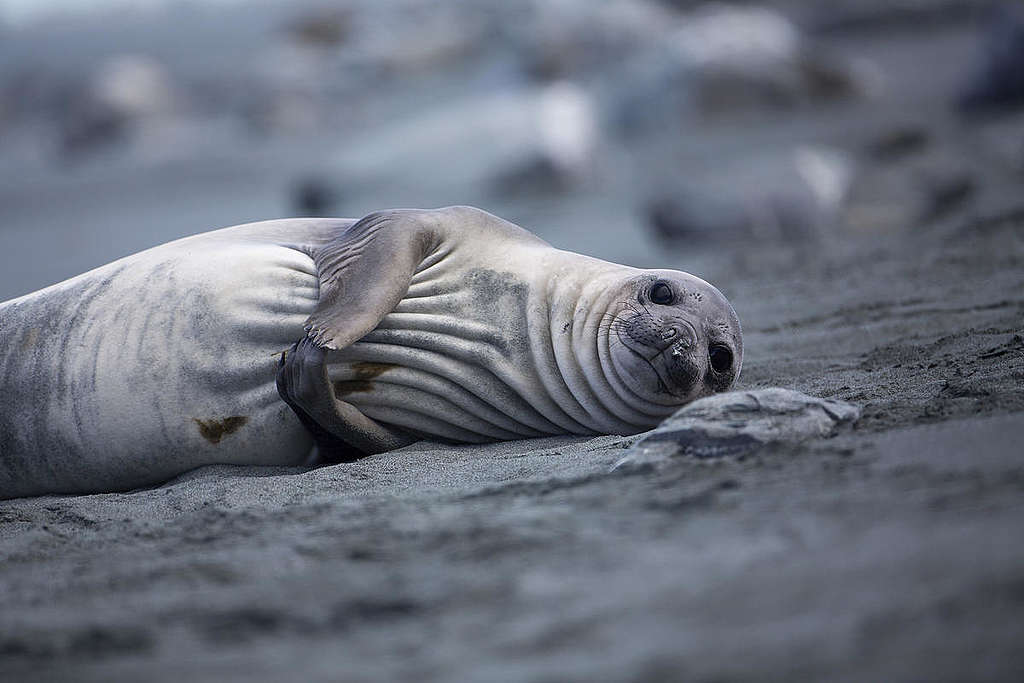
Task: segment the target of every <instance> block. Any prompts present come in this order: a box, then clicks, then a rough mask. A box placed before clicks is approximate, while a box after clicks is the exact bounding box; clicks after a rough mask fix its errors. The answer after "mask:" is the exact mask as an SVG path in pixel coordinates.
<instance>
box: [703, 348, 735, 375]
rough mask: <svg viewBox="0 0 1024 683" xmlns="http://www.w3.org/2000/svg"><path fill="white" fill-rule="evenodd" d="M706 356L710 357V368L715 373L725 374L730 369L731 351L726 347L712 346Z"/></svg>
mask: <svg viewBox="0 0 1024 683" xmlns="http://www.w3.org/2000/svg"><path fill="white" fill-rule="evenodd" d="M708 355H709V356H710V357H711V367H712V368H714V370H715V372H725V371H726V370H728V369H729V368H731V367H732V351H730V350H729V347H728V346H724V345H722V344H712V346H711V349H710V350H709V351H708Z"/></svg>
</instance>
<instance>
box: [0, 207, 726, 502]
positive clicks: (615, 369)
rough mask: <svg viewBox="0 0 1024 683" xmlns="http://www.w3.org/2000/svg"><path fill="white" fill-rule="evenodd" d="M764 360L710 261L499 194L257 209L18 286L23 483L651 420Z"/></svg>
mask: <svg viewBox="0 0 1024 683" xmlns="http://www.w3.org/2000/svg"><path fill="white" fill-rule="evenodd" d="M742 358H743V342H742V336H741V332H740V325H739V320H738V319H737V317H736V314H735V312H734V311H733V309H732V307H731V306H730V305H729V303H728V301H727V300H726V299H725V297H723V296H722V294H721V293H720V292H719V291H718V290H717V289H715V288H714V287H712V286H711V285H709V284H708V283H706V282H704V281H703V280H701V279H699V278H697V277H694V276H692V275H689V274H687V273H682V272H679V271H674V270H640V269H636V268H630V267H627V266H620V265H616V264H612V263H607V262H605V261H600V260H598V259H594V258H590V257H587V256H582V255H579V254H574V253H571V252H567V251H561V250H558V249H555V248H553V247H552V246H550V245H549V244H547V243H546V242H544V241H543V240H541V239H539V238H537V237H536V236H534V235H532V234H531V233H529V232H527V231H526V230H524V229H522V228H520V227H518V226H516V225H513V224H512V223H509V222H507V221H504V220H501V219H500V218H497V217H496V216H492V215H491V214H488V213H486V212H484V211H481V210H479V209H474V208H471V207H450V208H445V209H437V210H409V209H406V210H392V211H383V212H378V213H373V214H370V215H369V216H366V217H365V218H362V219H361V220H358V221H356V220H350V219H293V220H278V221H267V222H261V223H253V224H249V225H241V226H236V227H232V228H225V229H222V230H216V231H213V232H209V233H204V234H200V235H195V236H193V237H187V238H184V239H181V240H177V241H175V242H171V243H168V244H165V245H162V246H158V247H155V248H153V249H149V250H147V251H143V252H140V253H138V254H135V255H133V256H129V257H126V258H124V259H121V260H119V261H115V262H113V263H111V264H109V265H106V266H103V267H101V268H98V269H96V270H93V271H90V272H88V273H85V274H83V275H80V276H78V277H75V278H72V279H70V280H67V281H65V282H62V283H59V284H56V285H53V286H51V287H48V288H46V289H43V290H40V291H38V292H35V293H32V294H28V295H26V296H23V297H21V298H18V299H14V300H11V301H8V302H5V303H2V304H0V392H2V394H0V395H2V396H3V397H4V399H5V400H4V403H3V406H2V408H0V497H15V496H23V495H34V494H40V493H48V492H60V493H73V492H95V491H111V490H125V489H130V488H134V487H139V486H145V485H152V484H156V483H159V482H162V481H165V480H167V479H169V478H170V477H173V476H175V475H177V474H179V473H182V472H184V471H187V470H189V469H192V468H195V467H198V466H201V465H208V464H217V463H225V464H247V465H296V464H302V463H306V462H310V457H311V454H312V455H316V454H318V455H319V458H320V459H321V460H326V461H333V460H351V459H354V458H356V457H361V456H363V455H365V454H370V453H376V452H380V451H384V450H388V449H392V448H396V447H399V446H402V445H405V444H407V443H410V442H412V441H414V440H416V439H419V438H432V439H441V440H447V441H454V442H470V443H473V442H485V441H494V440H502V439H519V438H527V437H537V436H544V435H552V434H581V435H586V434H601V433H621V434H628V433H636V432H639V431H643V430H645V429H649V428H651V427H653V426H655V425H657V424H658V423H659V422H660V421H661V420H662V419H663V418H664V417H666V416H667V415H669V414H670V413H672V412H673V411H674V410H675V409H676V408H677V407H679V406H680V405H682V404H684V403H687V402H689V401H691V400H693V399H695V398H697V397H700V396H704V395H707V394H710V393H714V392H718V391H723V390H726V389H728V388H729V387H731V386H732V384H733V383H734V381H735V379H736V377H737V375H738V374H739V372H740V367H741V364H742ZM282 398H283V399H284V400H282ZM296 418H298V419H296Z"/></svg>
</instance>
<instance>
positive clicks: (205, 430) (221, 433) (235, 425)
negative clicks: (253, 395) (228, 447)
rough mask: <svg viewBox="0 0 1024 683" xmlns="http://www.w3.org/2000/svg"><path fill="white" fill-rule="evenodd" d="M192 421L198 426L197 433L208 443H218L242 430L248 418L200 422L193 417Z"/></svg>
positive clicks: (226, 418)
mask: <svg viewBox="0 0 1024 683" xmlns="http://www.w3.org/2000/svg"><path fill="white" fill-rule="evenodd" d="M192 421H193V422H195V423H196V425H198V426H199V433H200V434H202V436H203V438H204V439H206V440H207V441H209V442H210V443H220V440H221V439H223V438H224V437H225V436H227V435H228V434H234V433H235V432H237V431H238V430H239V429H241V428H242V425H244V424H245V423H246V422H248V421H249V418H248V417H246V416H245V415H232V416H231V417H225V418H224V419H223V420H200V419H199V418H198V417H193V418H192Z"/></svg>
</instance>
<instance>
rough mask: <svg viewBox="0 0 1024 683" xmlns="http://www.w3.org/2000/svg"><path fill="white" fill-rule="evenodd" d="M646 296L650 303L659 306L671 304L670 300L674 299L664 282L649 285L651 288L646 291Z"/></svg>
mask: <svg viewBox="0 0 1024 683" xmlns="http://www.w3.org/2000/svg"><path fill="white" fill-rule="evenodd" d="M647 296H648V298H650V300H651V303H653V304H659V305H661V306H665V305H668V304H670V303H672V299H674V298H675V295H674V294H673V293H672V288H671V287H669V286H668V285H666V284H665V283H664V282H655V283H654V284H653V285H651V288H650V289H649V290H648V291H647Z"/></svg>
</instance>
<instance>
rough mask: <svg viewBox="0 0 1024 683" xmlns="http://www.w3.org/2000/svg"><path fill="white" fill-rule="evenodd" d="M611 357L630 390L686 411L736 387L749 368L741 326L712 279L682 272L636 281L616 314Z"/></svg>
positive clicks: (664, 272)
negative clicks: (743, 369) (696, 402)
mask: <svg viewBox="0 0 1024 683" xmlns="http://www.w3.org/2000/svg"><path fill="white" fill-rule="evenodd" d="M608 315H609V319H610V321H611V322H610V324H609V326H608V330H609V333H610V338H609V341H610V344H609V347H610V351H611V353H610V356H611V361H612V364H613V365H614V368H615V373H616V375H617V376H618V378H619V379H620V380H621V381H622V382H623V383H625V384H626V386H627V387H628V388H629V390H630V391H632V392H633V393H635V394H637V395H638V396H640V397H642V398H645V399H647V400H649V401H651V402H654V403H659V404H663V405H682V404H684V403H688V402H690V401H692V400H694V399H697V398H700V397H701V396H707V395H709V394H713V393H717V392H720V391H725V390H727V389H729V388H730V387H731V386H732V385H733V384H734V383H735V382H736V378H737V377H739V374H740V367H741V365H742V364H743V335H742V332H741V331H740V321H739V318H737V317H736V312H735V311H734V310H733V308H732V306H731V305H730V304H729V301H728V300H727V299H726V298H725V297H724V296H723V295H722V293H721V292H719V291H718V290H717V289H716V288H715V287H713V286H711V285H710V284H708V283H707V282H705V281H704V280H701V279H700V278H698V277H694V276H693V275H690V274H688V273H683V272H680V271H677V270H648V271H644V272H643V274H642V275H641V276H638V277H635V278H632V279H630V281H629V283H628V284H627V285H626V287H624V289H623V297H621V298H620V299H619V300H618V301H617V302H616V305H615V306H614V307H613V308H612V309H611V310H609V312H608Z"/></svg>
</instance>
